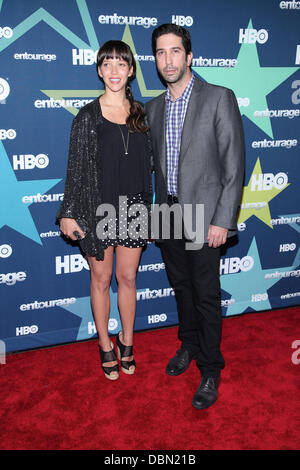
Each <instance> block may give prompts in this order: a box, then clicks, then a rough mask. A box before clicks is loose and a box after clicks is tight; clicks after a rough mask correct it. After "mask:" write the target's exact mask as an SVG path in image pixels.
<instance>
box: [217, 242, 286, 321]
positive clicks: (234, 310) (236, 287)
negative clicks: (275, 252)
mask: <svg viewBox="0 0 300 470" xmlns="http://www.w3.org/2000/svg"><path fill="white" fill-rule="evenodd" d="M247 256H250V257H251V258H253V261H254V264H253V267H252V268H251V269H250V270H248V271H240V272H237V273H234V274H223V275H222V276H221V277H220V279H221V288H222V289H223V290H224V291H226V292H228V294H230V295H231V296H232V298H233V299H235V302H234V303H232V304H231V305H229V307H228V309H227V313H226V316H229V315H237V314H240V313H243V312H245V310H246V309H247V308H249V307H250V308H252V309H253V310H270V309H271V308H272V306H271V304H270V302H269V299H268V297H267V296H266V293H267V290H268V289H269V288H270V287H272V286H273V285H274V284H276V283H277V282H278V281H280V280H281V277H280V276H278V277H275V273H281V272H284V271H288V270H289V269H291V268H292V267H284V268H277V269H276V268H275V269H274V268H273V269H262V266H261V262H260V258H259V253H258V249H257V244H256V240H255V237H254V238H253V240H252V243H251V246H250V248H249V251H248V253H247ZM272 274H273V276H270V275H272ZM257 295H258V296H259V295H260V300H258V299H259V297H258V296H257Z"/></svg>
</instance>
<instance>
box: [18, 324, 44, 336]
mask: <svg viewBox="0 0 300 470" xmlns="http://www.w3.org/2000/svg"><path fill="white" fill-rule="evenodd" d="M38 331H39V328H38V326H37V325H31V326H20V327H19V328H16V336H23V335H30V334H32V335H34V334H35V333H37V332H38Z"/></svg>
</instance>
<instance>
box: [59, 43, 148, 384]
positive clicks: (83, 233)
mask: <svg viewBox="0 0 300 470" xmlns="http://www.w3.org/2000/svg"><path fill="white" fill-rule="evenodd" d="M97 71H98V75H99V78H100V79H101V80H102V81H103V83H104V86H105V92H104V94H103V95H102V96H101V97H100V98H97V99H96V100H94V101H93V102H91V103H89V104H88V105H86V106H84V107H83V108H81V110H80V111H79V113H78V114H77V116H76V117H75V119H74V120H73V124H72V129H71V138H70V150H69V159H68V169H67V178H66V185H65V194H64V200H63V203H62V205H61V208H60V210H59V213H58V215H57V218H58V219H59V220H60V229H61V231H62V233H63V234H64V235H66V236H67V237H69V238H71V239H72V240H76V239H78V240H79V243H80V247H81V249H82V251H83V252H84V253H85V255H86V257H87V260H88V263H89V266H90V272H91V287H90V293H91V303H92V309H93V314H94V318H95V324H96V328H97V332H98V337H99V349H100V356H101V362H102V368H103V371H104V374H105V376H106V377H107V378H108V379H110V380H116V379H117V378H118V377H119V366H118V362H117V358H116V354H115V351H114V348H113V343H112V342H111V341H110V338H109V335H108V320H109V310H110V297H109V288H110V282H111V277H112V270H113V256H114V251H115V253H116V269H115V272H116V278H117V282H118V305H119V310H120V316H121V322H122V331H120V333H119V335H118V336H117V347H118V354H119V359H121V369H122V371H123V372H124V373H126V374H133V373H134V371H135V367H136V364H135V360H134V357H133V326H134V319H135V309H136V282H135V281H136V272H137V269H138V264H139V260H140V256H141V251H142V247H143V246H145V245H146V243H147V241H146V238H147V237H145V236H144V238H142V237H141V236H139V237H138V231H139V227H138V228H137V236H131V237H130V236H128V234H127V233H126V235H125V236H124V229H125V231H126V229H127V227H128V222H130V221H131V220H132V219H134V217H128V221H126V217H125V218H123V217H124V214H123V215H122V214H121V215H120V214H119V209H118V206H119V204H118V202H119V196H123V200H124V196H125V195H126V196H127V206H126V208H128V207H130V205H131V204H134V203H141V204H144V203H145V204H148V205H149V204H151V193H152V187H151V165H150V158H151V157H150V137H149V133H148V132H147V131H148V127H147V125H146V123H145V114H144V111H143V107H142V105H141V104H139V103H138V102H136V101H134V99H133V96H132V92H131V88H130V85H129V82H131V81H132V80H133V79H134V78H135V72H136V64H135V60H134V57H133V54H132V52H131V50H130V48H129V47H128V46H127V44H125V43H124V42H122V41H108V42H106V43H105V44H103V46H102V47H101V48H100V49H99V51H98V55H97ZM125 201H126V199H125ZM104 203H106V204H107V203H109V204H112V205H113V207H114V208H116V217H115V219H114V220H112V218H110V219H106V218H105V214H104V213H103V212H102V213H101V214H100V212H99V206H100V204H104ZM125 205H126V203H125ZM97 208H98V211H97ZM96 211H97V214H96ZM98 214H100V215H98ZM137 215H139V213H137ZM103 217H104V218H103ZM119 220H120V229H122V232H123V233H119ZM114 223H116V228H117V229H116V234H115V235H114V236H112V231H111V227H113V228H114ZM101 227H102V230H100V228H101ZM103 227H104V229H103ZM141 229H145V227H141ZM144 233H145V232H144Z"/></svg>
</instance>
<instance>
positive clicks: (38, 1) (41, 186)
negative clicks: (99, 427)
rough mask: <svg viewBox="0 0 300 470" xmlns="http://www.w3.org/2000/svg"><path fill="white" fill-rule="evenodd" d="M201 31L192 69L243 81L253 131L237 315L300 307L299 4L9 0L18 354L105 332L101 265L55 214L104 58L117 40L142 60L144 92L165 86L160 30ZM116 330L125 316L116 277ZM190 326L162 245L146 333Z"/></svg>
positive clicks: (222, 81)
mask: <svg viewBox="0 0 300 470" xmlns="http://www.w3.org/2000/svg"><path fill="white" fill-rule="evenodd" d="M162 23H176V24H179V25H182V26H184V27H186V28H188V29H189V31H190V32H191V35H192V45H193V54H194V59H193V72H194V73H195V74H196V75H198V76H199V77H200V78H201V79H202V80H204V81H208V82H210V83H214V84H218V85H223V86H226V87H228V88H231V89H232V90H233V91H234V92H235V95H236V97H237V99H238V103H239V107H240V112H241V115H242V117H243V123H244V129H245V136H246V171H245V181H244V191H243V199H242V203H241V210H240V214H239V220H238V223H239V234H238V242H235V243H232V244H231V246H229V247H227V249H226V250H225V251H224V253H223V256H222V260H221V264H220V275H221V286H222V312H223V315H224V317H226V316H232V315H240V314H243V313H245V312H257V311H264V310H269V309H276V308H282V307H287V306H291V305H296V304H298V303H299V296H300V292H299V291H300V288H299V275H300V269H299V264H300V251H299V250H300V244H299V232H300V207H299V189H300V188H299V173H300V160H299V146H300V131H299V130H300V34H299V31H300V1H280V0H264V1H260V0H257V1H255V0H244V1H243V2H236V1H235V0H227V1H226V2H224V1H223V0H214V1H212V2H207V1H204V0H199V1H198V2H194V1H193V0H186V1H185V2H182V0H172V2H161V1H160V0H152V1H151V2H148V1H142V2H141V1H138V0H132V1H131V2H123V1H121V0H114V1H113V2H110V1H108V0H66V1H63V2H62V1H61V0H27V1H26V2H24V1H23V0H0V204H1V208H0V293H1V312H0V340H1V341H0V344H1V348H2V349H5V350H6V351H7V352H9V351H20V350H26V349H31V348H37V347H42V346H47V345H54V344H59V343H65V342H72V341H79V340H85V339H88V338H93V337H95V336H96V329H95V324H94V319H93V315H92V311H91V306H90V296H89V284H90V272H89V268H88V264H87V262H86V260H85V259H84V258H83V257H82V255H81V253H80V250H79V248H78V246H77V245H76V243H66V242H65V241H64V240H63V239H62V237H61V235H60V231H59V227H58V226H57V225H56V223H55V215H56V213H57V210H58V208H59V205H60V202H61V201H62V199H63V192H64V182H65V174H66V165H67V155H68V145H69V132H70V128H71V123H72V119H73V118H74V116H75V115H76V114H77V113H78V110H79V109H80V108H81V107H82V106H84V105H85V104H87V103H88V102H89V101H92V100H93V99H95V98H96V97H97V96H99V95H100V94H101V83H100V82H99V79H98V77H97V74H96V67H95V53H96V52H97V50H98V48H99V46H100V45H101V44H102V43H104V42H105V41H107V40H109V39H121V40H124V41H125V42H126V43H128V44H129V45H130V46H131V48H132V50H133V53H134V55H135V58H136V61H137V77H136V80H135V82H134V83H133V92H134V95H135V98H136V99H138V100H140V101H142V102H146V101H148V100H150V99H152V98H153V97H155V96H157V95H159V94H160V93H162V92H164V87H163V85H162V83H161V81H160V80H159V78H158V76H157V73H156V68H155V61H154V57H153V55H152V50H151V34H152V31H153V29H154V28H155V27H156V26H157V25H159V24H162ZM110 294H111V315H110V321H109V331H110V333H111V334H115V333H117V332H118V331H119V330H120V328H121V325H120V317H119V313H118V306H117V285H116V281H115V279H113V281H112V285H111V290H110ZM176 323H177V313H176V306H175V298H174V292H173V290H172V289H171V287H170V285H169V283H168V280H167V277H166V273H165V266H164V264H163V262H162V260H161V255H160V250H159V248H157V246H156V245H155V244H149V245H148V247H147V249H146V250H145V251H144V252H143V255H142V259H141V263H140V267H139V271H138V276H137V315H136V322H135V329H136V330H144V329H149V328H157V327H162V326H167V325H173V324H176Z"/></svg>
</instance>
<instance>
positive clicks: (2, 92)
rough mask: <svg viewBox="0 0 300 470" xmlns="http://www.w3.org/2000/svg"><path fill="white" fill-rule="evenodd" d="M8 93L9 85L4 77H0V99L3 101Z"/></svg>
mask: <svg viewBox="0 0 300 470" xmlns="http://www.w3.org/2000/svg"><path fill="white" fill-rule="evenodd" d="M9 93H10V86H9V84H8V82H7V81H6V80H4V78H1V77H0V101H5V100H6V98H7V97H8V95H9Z"/></svg>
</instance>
